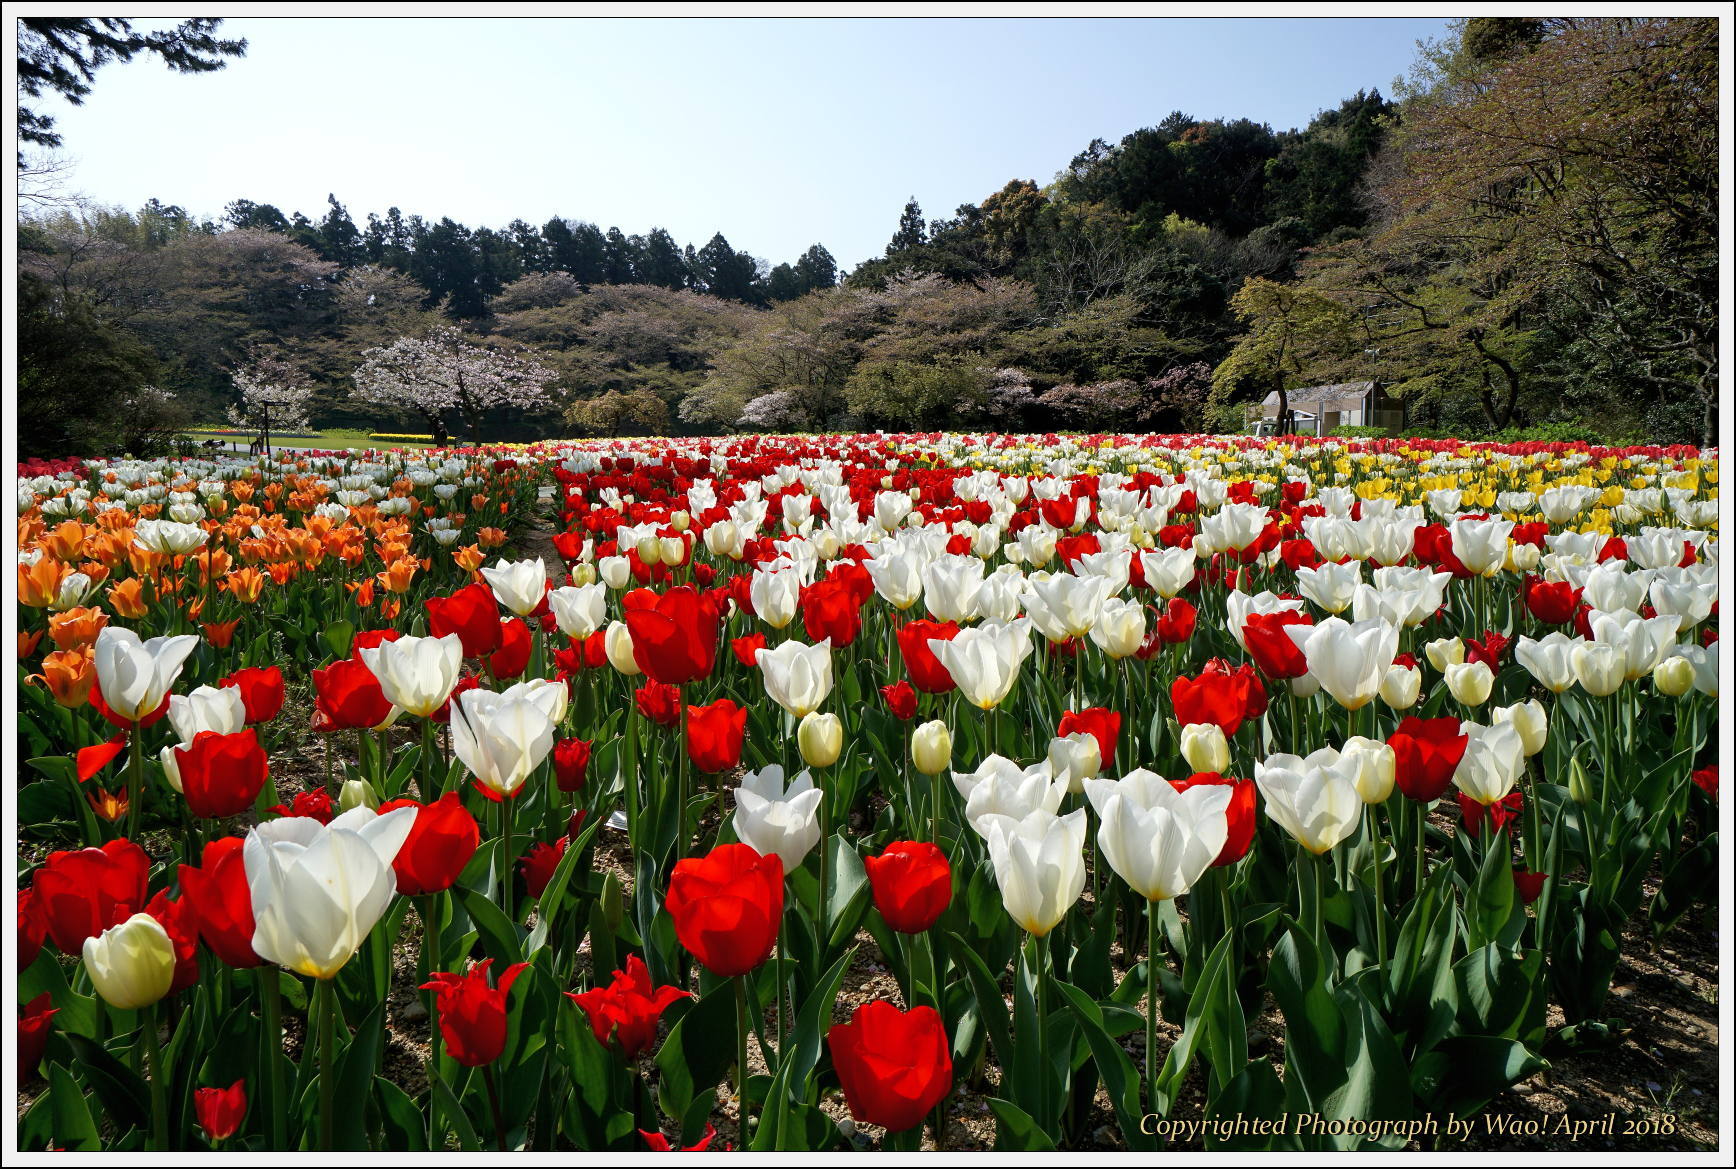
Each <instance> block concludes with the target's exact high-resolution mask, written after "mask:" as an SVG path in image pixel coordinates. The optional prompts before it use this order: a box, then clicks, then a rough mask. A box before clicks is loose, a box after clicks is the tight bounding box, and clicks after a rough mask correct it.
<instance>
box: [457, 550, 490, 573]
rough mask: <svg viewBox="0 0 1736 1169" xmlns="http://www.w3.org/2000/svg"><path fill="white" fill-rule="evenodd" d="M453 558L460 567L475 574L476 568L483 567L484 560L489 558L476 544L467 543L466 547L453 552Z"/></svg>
mask: <svg viewBox="0 0 1736 1169" xmlns="http://www.w3.org/2000/svg"><path fill="white" fill-rule="evenodd" d="M452 559H453V560H454V561H456V562H457V564H458V567H459V568H462V569H463V570H464V571H465V572H468V573H471V574H475V572H476V570H477V569H479V568H481V567H482V565H483V562H484V561H486V560H487V559H488V556H487V554H486V553H484V552H483V551H482V549H481V548H478V547H477V546H476V545H475V544H466V545H465V546H464V547H462V548H460V549H458V550H457V551H456V552H454V553H452Z"/></svg>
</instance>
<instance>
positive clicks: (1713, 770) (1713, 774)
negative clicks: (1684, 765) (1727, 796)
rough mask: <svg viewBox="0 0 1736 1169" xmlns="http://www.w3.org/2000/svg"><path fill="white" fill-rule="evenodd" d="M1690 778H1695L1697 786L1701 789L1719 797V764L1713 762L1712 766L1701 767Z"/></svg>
mask: <svg viewBox="0 0 1736 1169" xmlns="http://www.w3.org/2000/svg"><path fill="white" fill-rule="evenodd" d="M1688 778H1689V779H1691V780H1693V781H1694V784H1695V786H1696V787H1698V788H1699V789H1700V790H1701V791H1703V792H1705V793H1706V794H1707V795H1709V796H1711V797H1712V798H1713V799H1717V798H1718V765H1717V764H1716V763H1714V764H1712V766H1710V767H1702V768H1700V769H1699V770H1698V771H1695V772H1694V773H1693V774H1691V775H1690V776H1689V777H1688Z"/></svg>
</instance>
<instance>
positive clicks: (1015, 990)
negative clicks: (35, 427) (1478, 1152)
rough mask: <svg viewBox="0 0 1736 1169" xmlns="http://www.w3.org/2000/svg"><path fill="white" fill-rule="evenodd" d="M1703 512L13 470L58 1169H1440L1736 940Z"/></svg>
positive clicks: (584, 465) (1298, 484)
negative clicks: (152, 1161) (936, 1167)
mask: <svg viewBox="0 0 1736 1169" xmlns="http://www.w3.org/2000/svg"><path fill="white" fill-rule="evenodd" d="M1718 476H1719V465H1718V458H1717V452H1715V451H1710V450H1707V451H1700V450H1696V449H1692V448H1684V447H1670V448H1658V447H1645V448H1620V449H1615V448H1598V447H1586V446H1583V445H1577V444H1575V445H1563V444H1551V445H1545V444H1517V445H1506V446H1495V445H1487V444H1471V443H1459V442H1452V441H1438V440H1399V439H1387V440H1354V441H1352V440H1319V439H1312V438H1307V439H1301V438H1250V437H1216V438H1213V437H1206V436H1149V435H1147V436H1141V435H1092V436H1054V435H1050V436H996V435H966V434H924V435H901V436H900V435H884V434H855V435H836V436H807V437H793V436H766V437H752V436H748V437H730V438H717V439H698V438H689V439H633V440H616V441H585V442H546V443H541V444H536V445H532V446H520V447H483V448H462V449H454V450H446V451H423V450H417V451H369V452H347V451H346V452H329V453H321V452H310V451H291V452H279V454H278V455H277V456H275V457H251V458H242V457H219V458H215V459H168V460H159V461H151V462H139V461H87V460H65V461H62V462H58V463H52V464H49V463H33V464H25V465H22V466H20V468H19V479H18V491H19V507H20V512H19V515H18V518H17V528H18V541H19V548H20V553H19V558H18V569H17V581H18V593H17V598H18V608H17V619H18V674H17V679H18V683H17V687H16V694H17V702H18V709H19V723H18V731H17V738H16V740H15V744H16V748H17V756H16V758H17V759H18V760H19V763H18V765H17V767H16V772H17V784H18V785H19V786H18V789H17V791H16V792H15V800H16V809H17V813H18V815H17V823H18V839H17V842H16V843H17V846H18V850H17V856H18V862H17V865H18V868H17V879H18V894H17V919H16V921H17V924H16V937H15V942H16V946H17V955H18V958H17V968H18V976H17V977H18V1032H17V1046H18V1075H19V1079H18V1084H19V1093H20V1094H19V1104H18V1107H19V1118H18V1132H19V1142H20V1147H21V1148H22V1149H25V1150H44V1149H51V1148H52V1149H68V1150H117V1151H129V1150H134V1151H136V1150H202V1149H207V1148H215V1149H221V1150H229V1151H273V1150H296V1149H308V1150H325V1149H342V1150H351V1151H355V1150H376V1151H390V1152H418V1151H427V1150H435V1149H439V1150H446V1149H451V1150H474V1151H482V1152H495V1151H505V1150H528V1151H555V1150H574V1149H607V1150H616V1151H645V1150H649V1149H691V1148H710V1149H714V1150H719V1151H721V1150H723V1149H724V1148H726V1147H727V1148H734V1149H737V1150H740V1149H749V1150H758V1151H771V1150H848V1149H889V1150H917V1149H921V1148H942V1149H959V1148H986V1147H993V1148H996V1149H1001V1150H1048V1149H1091V1148H1103V1147H1109V1148H1125V1149H1130V1150H1146V1151H1155V1150H1158V1149H1161V1148H1164V1147H1166V1142H1172V1141H1173V1138H1172V1136H1170V1135H1168V1134H1169V1132H1170V1130H1169V1129H1168V1128H1167V1127H1166V1124H1165V1123H1164V1122H1166V1121H1167V1120H1170V1119H1173V1118H1177V1117H1182V1116H1186V1117H1189V1118H1191V1119H1193V1120H1195V1121H1201V1122H1212V1121H1214V1120H1220V1119H1224V1118H1232V1117H1233V1118H1240V1121H1239V1123H1237V1124H1234V1125H1229V1124H1225V1125H1223V1126H1221V1127H1219V1128H1213V1127H1211V1126H1210V1124H1209V1123H1207V1125H1206V1127H1205V1128H1204V1129H1203V1135H1202V1136H1201V1137H1200V1138H1199V1140H1197V1141H1196V1142H1195V1144H1194V1146H1193V1147H1200V1145H1201V1144H1202V1143H1203V1146H1204V1147H1206V1148H1235V1149H1277V1150H1362V1149H1402V1148H1406V1147H1411V1148H1419V1147H1420V1148H1433V1147H1437V1145H1438V1139H1437V1137H1436V1136H1434V1135H1432V1134H1434V1133H1438V1132H1439V1131H1441V1130H1442V1129H1444V1128H1445V1127H1446V1125H1447V1123H1448V1121H1449V1119H1460V1120H1462V1119H1464V1118H1470V1117H1475V1116H1477V1115H1479V1114H1480V1113H1482V1112H1483V1111H1484V1110H1486V1109H1487V1108H1488V1107H1489V1106H1490V1103H1491V1101H1493V1100H1494V1099H1495V1098H1496V1097H1497V1096H1499V1095H1501V1094H1502V1093H1504V1092H1506V1091H1507V1090H1508V1089H1509V1088H1510V1087H1511V1086H1513V1085H1515V1084H1518V1083H1520V1082H1521V1081H1524V1080H1527V1079H1528V1078H1530V1077H1533V1076H1534V1075H1536V1074H1538V1072H1539V1071H1540V1070H1542V1069H1544V1068H1545V1067H1546V1066H1547V1061H1548V1060H1549V1058H1550V1053H1551V1052H1552V1051H1553V1050H1555V1049H1556V1046H1558V1045H1559V1044H1560V1043H1561V1042H1562V1041H1563V1040H1564V1037H1566V1038H1571V1037H1573V1036H1574V1035H1578V1036H1579V1037H1581V1039H1583V1038H1584V1036H1587V1035H1592V1034H1609V1035H1615V1034H1617V1032H1618V1030H1619V1029H1616V1028H1614V1027H1613V1026H1612V1024H1611V1022H1610V1021H1611V1020H1612V1019H1614V1018H1616V1017H1617V1016H1619V1014H1620V1011H1619V1010H1618V1009H1616V1004H1615V1003H1613V1002H1612V999H1611V994H1610V991H1611V984H1612V979H1613V978H1614V976H1615V972H1616V969H1617V966H1618V963H1620V962H1621V961H1622V956H1623V946H1624V945H1627V944H1630V942H1629V939H1631V938H1632V937H1634V936H1636V930H1637V929H1643V930H1645V931H1646V932H1647V933H1648V934H1649V936H1651V937H1653V938H1659V937H1664V936H1666V935H1667V934H1668V932H1669V931H1671V930H1684V929H1692V928H1698V926H1697V924H1696V923H1697V922H1698V920H1699V918H1700V917H1701V916H1702V915H1703V914H1704V913H1705V912H1706V909H1707V905H1708V901H1709V899H1712V898H1715V890H1716V884H1717V881H1716V877H1717V872H1718V857H1717V850H1718V835H1717V815H1716V806H1717V803H1716V802H1717V799H1718V770H1717V751H1718V745H1717V731H1718V726H1717V721H1718V720H1717V703H1718V689H1719V668H1718V659H1719V652H1718V642H1717V612H1718V607H1717V602H1718V584H1717V578H1718V567H1719V561H1720V545H1719V541H1718V536H1717V528H1718V503H1719V501H1718ZM864 971H869V972H872V974H873V977H872V978H871V979H867V980H866V981H865V976H864ZM865 987H866V989H864V988H865ZM1256 1020H1260V1021H1261V1022H1260V1026H1262V1027H1264V1028H1265V1029H1266V1030H1267V1031H1270V1032H1273V1033H1274V1037H1275V1039H1276V1040H1277V1043H1276V1044H1275V1045H1273V1044H1264V1045H1260V1044H1256V1043H1254V1042H1253V1041H1251V1039H1250V1034H1251V1032H1252V1031H1253V1030H1254V1029H1255V1023H1256ZM1612 1042H1619V1038H1617V1039H1614V1040H1612ZM967 1102H968V1105H969V1109H970V1111H969V1117H970V1118H973V1123H971V1124H969V1125H966V1124H965V1123H963V1122H964V1120H965V1119H966V1117H965V1115H964V1113H965V1111H966V1107H967ZM1434 1125H1438V1126H1440V1127H1439V1128H1435V1127H1431V1126H1434Z"/></svg>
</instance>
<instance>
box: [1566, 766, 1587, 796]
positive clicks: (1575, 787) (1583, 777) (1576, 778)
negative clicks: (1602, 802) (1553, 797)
mask: <svg viewBox="0 0 1736 1169" xmlns="http://www.w3.org/2000/svg"><path fill="white" fill-rule="evenodd" d="M1567 794H1568V797H1569V798H1570V799H1572V800H1573V802H1574V803H1576V804H1587V803H1590V802H1591V798H1592V791H1591V777H1590V776H1589V775H1587V774H1586V773H1585V764H1583V763H1581V762H1580V761H1579V760H1578V758H1575V759H1574V760H1573V764H1572V766H1570V767H1569V768H1568V769H1567Z"/></svg>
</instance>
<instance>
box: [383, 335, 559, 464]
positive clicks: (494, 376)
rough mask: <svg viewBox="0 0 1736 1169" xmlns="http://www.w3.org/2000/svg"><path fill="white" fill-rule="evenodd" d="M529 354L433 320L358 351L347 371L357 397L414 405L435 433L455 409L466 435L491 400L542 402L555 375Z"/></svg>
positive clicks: (475, 432)
mask: <svg viewBox="0 0 1736 1169" xmlns="http://www.w3.org/2000/svg"><path fill="white" fill-rule="evenodd" d="M556 376H557V375H556V374H555V372H554V371H553V370H551V369H548V368H546V367H545V366H542V365H539V364H538V363H537V362H536V361H535V360H533V359H531V358H529V357H522V356H519V355H518V354H514V353H509V352H507V351H505V350H501V349H488V348H484V347H483V346H480V345H476V344H473V343H472V342H470V341H469V340H468V339H466V338H465V337H464V335H463V334H461V333H460V332H459V331H458V330H457V329H454V328H451V327H449V326H438V327H436V328H434V329H431V330H430V331H429V332H427V333H426V334H424V335H422V336H420V337H400V338H398V339H397V340H396V341H394V342H392V343H391V344H390V345H383V346H380V347H377V348H374V349H370V350H368V351H367V352H365V353H363V354H362V364H361V365H360V366H359V367H357V369H356V371H355V373H354V374H353V375H352V378H353V380H354V381H355V384H356V388H355V391H354V393H353V394H352V396H353V397H354V398H356V399H357V400H358V401H363V402H373V403H376V404H378V405H384V406H399V407H403V408H405V409H409V410H414V411H415V412H416V413H418V414H420V415H422V417H424V418H425V419H427V420H428V424H429V425H430V426H431V427H433V428H434V430H435V431H436V433H443V432H444V430H445V426H444V422H443V418H444V415H445V413H446V411H448V410H457V411H458V412H459V414H460V415H462V417H463V418H464V421H465V424H466V426H467V427H468V428H469V430H470V435H471V438H472V439H475V440H480V439H481V429H482V413H483V411H485V410H488V409H490V408H491V407H495V406H517V407H519V408H520V409H530V408H532V407H536V406H541V405H544V404H545V403H546V402H547V401H548V396H549V387H550V386H551V385H552V384H553V382H554V381H555V378H556Z"/></svg>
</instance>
